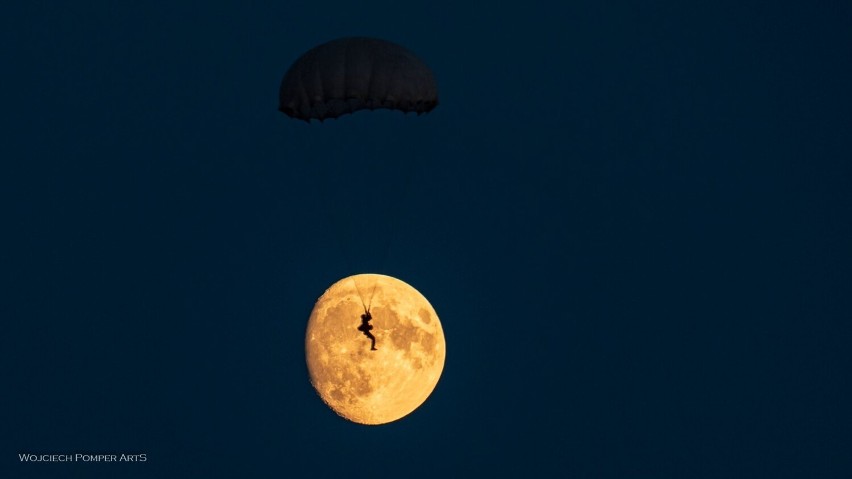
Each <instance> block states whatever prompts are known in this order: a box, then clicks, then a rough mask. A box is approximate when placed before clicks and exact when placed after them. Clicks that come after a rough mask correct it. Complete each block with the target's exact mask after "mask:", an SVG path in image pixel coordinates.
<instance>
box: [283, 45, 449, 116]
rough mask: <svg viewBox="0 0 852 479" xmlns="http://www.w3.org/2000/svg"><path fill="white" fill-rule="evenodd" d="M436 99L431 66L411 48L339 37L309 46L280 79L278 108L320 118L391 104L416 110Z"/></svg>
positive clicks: (390, 106)
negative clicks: (409, 49) (312, 46)
mask: <svg viewBox="0 0 852 479" xmlns="http://www.w3.org/2000/svg"><path fill="white" fill-rule="evenodd" d="M437 104H438V86H437V84H436V83H435V78H434V76H433V75H432V70H430V69H429V67H428V66H426V64H425V63H423V61H421V60H420V59H419V58H417V57H416V56H415V55H414V54H413V53H411V52H410V51H408V50H407V49H405V48H403V47H401V46H399V45H397V44H395V43H391V42H388V41H385V40H379V39H377V38H363V37H352V38H340V39H337V40H332V41H330V42H328V43H324V44H322V45H319V46H317V47H314V48H312V49H311V50H308V51H307V52H306V53H305V54H303V55H302V56H301V57H299V59H298V60H296V62H295V63H293V65H292V66H291V67H290V69H289V70H288V71H287V73H286V74H285V75H284V79H283V80H282V81H281V90H280V94H279V105H278V109H279V110H281V111H282V112H284V113H285V114H286V115H288V116H290V117H292V118H297V119H300V120H305V121H308V122H309V121H310V120H311V119H312V118H316V119H318V120H320V121H322V120H324V119H326V118H337V117H339V116H341V115H345V114H347V113H353V112H356V111H358V110H375V109H378V108H387V109H391V110H400V111H403V112H405V113H408V112H412V111H413V112H416V113H417V114H418V115H419V114H421V113H427V112H429V111H431V110H432V109H433V108H435V106H436V105H437Z"/></svg>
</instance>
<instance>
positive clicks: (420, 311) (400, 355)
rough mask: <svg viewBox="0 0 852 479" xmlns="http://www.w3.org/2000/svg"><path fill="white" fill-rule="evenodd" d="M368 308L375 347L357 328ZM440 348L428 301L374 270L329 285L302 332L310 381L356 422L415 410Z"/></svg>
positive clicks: (432, 380)
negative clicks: (372, 346) (374, 272)
mask: <svg viewBox="0 0 852 479" xmlns="http://www.w3.org/2000/svg"><path fill="white" fill-rule="evenodd" d="M368 306H369V310H370V314H371V315H372V320H370V321H369V324H371V325H372V326H373V329H372V334H373V335H374V336H375V338H376V350H375V351H373V350H371V340H370V339H369V338H368V337H367V336H366V333H367V332H366V331H362V330H359V329H358V328H359V326H361V324H362V318H361V315H362V314H364V310H365V307H368ZM446 349H447V348H446V343H445V341H444V331H443V329H442V328H441V322H440V320H439V319H438V314H437V313H435V310H434V308H432V305H431V304H429V301H427V300H426V298H425V297H423V295H422V294H420V293H419V292H418V291H417V290H416V289H414V288H413V287H411V286H410V285H408V284H406V283H405V282H403V281H400V280H398V279H396V278H393V277H391V276H384V275H379V274H358V275H354V276H349V277H347V278H344V279H341V280H340V281H338V282H336V283H334V284H333V285H332V286H331V287H330V288H328V290H327V291H326V292H325V293H324V294H323V295H322V296H320V298H319V299H318V300H317V302H316V304H315V305H314V309H313V311H312V312H311V317H310V319H309V320H308V328H307V332H306V333H305V358H306V360H307V363H308V373H309V375H310V378H311V384H313V386H314V389H316V391H317V393H318V394H319V396H320V398H322V400H323V401H324V402H325V403H326V404H327V405H328V407H330V408H331V409H332V410H333V411H334V412H336V413H337V414H338V415H340V416H342V417H344V418H346V419H348V420H350V421H353V422H356V423H359V424H370V425H377V424H385V423H389V422H392V421H396V420H397V419H400V418H402V417H404V416H407V415H408V414H410V413H411V412H412V411H414V410H415V409H417V408H418V407H420V405H421V404H423V402H425V401H426V399H427V398H428V397H429V395H430V394H431V393H432V391H433V390H434V389H435V386H436V385H437V384H438V379H439V378H440V377H441V372H442V371H443V369H444V360H445V359H446Z"/></svg>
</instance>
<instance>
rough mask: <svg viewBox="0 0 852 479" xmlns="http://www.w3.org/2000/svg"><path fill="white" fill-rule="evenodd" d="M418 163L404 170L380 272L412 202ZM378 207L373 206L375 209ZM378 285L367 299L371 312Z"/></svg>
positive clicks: (408, 163)
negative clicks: (412, 189)
mask: <svg viewBox="0 0 852 479" xmlns="http://www.w3.org/2000/svg"><path fill="white" fill-rule="evenodd" d="M416 166H417V165H416V161H415V160H414V159H412V160H411V161H407V162H405V167H404V168H403V171H402V173H403V178H402V191H401V197H400V198H398V201H395V202H394V205H395V208H394V209H393V210H392V211H391V212H390V214H389V221H390V225H389V228H388V230H387V234H386V235H385V237H384V238H382V239H383V241H384V244H383V246H382V248H381V250H380V255H381V256H380V259H379V270H378V272H384V271H385V270H384V268H385V266H386V263H387V261H388V257H389V256H390V247H391V244H392V243H393V241H392V239H393V238H392V236H393V235H394V234H395V233H396V230H397V228H398V227H399V223H400V217H401V216H402V215H403V213H404V212H405V210H406V208H405V207H406V206H407V205H408V203H409V202H410V198H411V188H412V187H413V183H414V176H415V175H416V173H417V172H416V171H415V170H416ZM376 206H377V205H373V207H374V208H375V207H376ZM377 285H378V281H374V282H373V288H372V290H371V291H370V295H369V296H368V297H367V304H366V308H367V311H369V310H370V307H371V306H372V304H373V297H374V296H375V293H376V286H377Z"/></svg>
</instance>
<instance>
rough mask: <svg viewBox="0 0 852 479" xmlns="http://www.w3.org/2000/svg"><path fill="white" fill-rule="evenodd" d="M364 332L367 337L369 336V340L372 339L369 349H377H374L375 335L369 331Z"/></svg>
mask: <svg viewBox="0 0 852 479" xmlns="http://www.w3.org/2000/svg"><path fill="white" fill-rule="evenodd" d="M364 334H365V335H366V336H367V337H368V338H370V341H372V343H371V344H370V350H371V351H377V349H376V337H375V336H373V333H371V332H369V331H364Z"/></svg>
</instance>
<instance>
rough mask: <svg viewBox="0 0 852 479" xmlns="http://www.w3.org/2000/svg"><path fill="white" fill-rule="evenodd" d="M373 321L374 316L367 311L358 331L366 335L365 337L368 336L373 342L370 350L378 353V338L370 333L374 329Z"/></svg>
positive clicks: (362, 316)
mask: <svg viewBox="0 0 852 479" xmlns="http://www.w3.org/2000/svg"><path fill="white" fill-rule="evenodd" d="M371 319H373V315H371V314H370V312H369V311H365V312H364V314H362V315H361V326H358V331H361V332H362V333H364V336H367V337H368V338H370V340H371V341H372V344H371V345H370V350H371V351H378V349H376V337H375V336H373V333H371V332H370V330H371V329H373V325H372V324H370V320H371Z"/></svg>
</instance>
